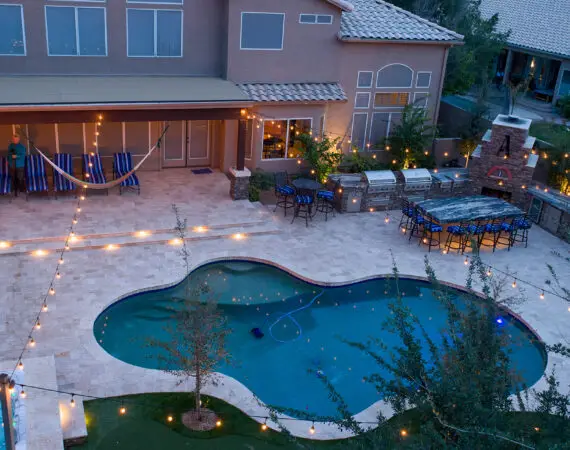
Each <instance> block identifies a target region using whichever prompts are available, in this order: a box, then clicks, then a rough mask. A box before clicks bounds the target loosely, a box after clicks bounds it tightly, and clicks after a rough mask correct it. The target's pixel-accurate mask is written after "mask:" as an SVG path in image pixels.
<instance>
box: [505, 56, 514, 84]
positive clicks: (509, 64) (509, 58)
mask: <svg viewBox="0 0 570 450" xmlns="http://www.w3.org/2000/svg"><path fill="white" fill-rule="evenodd" d="M512 65H513V51H512V50H511V49H510V48H509V49H508V50H507V61H506V62H505V74H504V75H503V84H507V83H508V82H509V77H510V76H511V68H512Z"/></svg>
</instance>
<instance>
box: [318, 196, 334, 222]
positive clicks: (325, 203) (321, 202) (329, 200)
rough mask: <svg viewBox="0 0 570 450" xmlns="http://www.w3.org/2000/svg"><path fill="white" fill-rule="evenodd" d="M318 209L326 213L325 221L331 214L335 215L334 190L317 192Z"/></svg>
mask: <svg viewBox="0 0 570 450" xmlns="http://www.w3.org/2000/svg"><path fill="white" fill-rule="evenodd" d="M317 211H319V212H322V213H324V215H325V222H326V221H327V220H328V217H329V214H330V213H332V215H333V217H334V192H333V191H318V192H317Z"/></svg>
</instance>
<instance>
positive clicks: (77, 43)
mask: <svg viewBox="0 0 570 450" xmlns="http://www.w3.org/2000/svg"><path fill="white" fill-rule="evenodd" d="M48 8H73V10H74V13H75V45H76V46H77V55H52V54H51V53H50V52H49V27H48V20H47V9H48ZM79 8H81V9H102V10H103V15H104V18H105V54H104V55H82V54H81V53H80V50H81V43H80V42H79V20H78V19H79V16H78V10H79ZM44 22H45V27H46V47H47V54H48V56H55V57H62V58H77V57H82V58H105V57H107V56H108V55H109V36H108V33H107V8H106V7H105V6H72V5H70V6H67V5H65V6H64V5H45V6H44Z"/></svg>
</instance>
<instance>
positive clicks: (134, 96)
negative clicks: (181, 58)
mask: <svg viewBox="0 0 570 450" xmlns="http://www.w3.org/2000/svg"><path fill="white" fill-rule="evenodd" d="M0 87H1V89H0V110H4V111H9V110H12V111H14V110H18V111H21V110H34V111H41V110H52V109H55V110H58V109H59V110H62V109H77V107H78V106H81V109H90V108H92V109H101V108H102V107H105V108H113V107H116V108H123V109H124V108H125V107H128V106H131V107H136V108H137V109H141V108H150V109H161V108H170V109H175V108H192V107H195V108H204V107H205V106H206V105H211V107H226V108H227V107H235V108H238V107H242V106H249V105H251V100H250V99H249V97H248V96H247V95H246V94H245V93H244V92H243V91H242V90H241V89H240V88H239V87H237V86H236V85H235V84H234V83H232V82H231V81H227V80H223V79H221V78H206V77H162V76H144V77H143V76H140V77H139V76H101V77H98V76H19V77H10V76H7V77H0Z"/></svg>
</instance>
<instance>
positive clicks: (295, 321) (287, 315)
mask: <svg viewBox="0 0 570 450" xmlns="http://www.w3.org/2000/svg"><path fill="white" fill-rule="evenodd" d="M324 292H325V291H324V290H323V291H321V292H320V293H318V294H317V295H315V297H313V299H312V300H311V301H310V302H309V303H307V304H306V305H304V306H301V307H300V308H297V309H294V310H293V311H289V312H286V313H281V312H279V313H278V314H281V315H280V316H279V317H278V318H277V319H276V320H275V321H274V322H273V323H272V324H271V325H269V328H268V331H269V335H270V336H271V337H272V338H273V339H274V340H276V341H277V342H281V343H287V342H294V341H296V340H298V339H300V338H301V336H302V335H303V328H302V327H301V324H300V323H299V322H297V320H295V318H294V317H293V314H295V313H298V312H299V311H302V310H304V309H307V308H309V307H310V306H312V305H313V303H315V301H316V300H317V299H318V298H319V297H320V296H321V295H323V294H324ZM285 318H288V319H289V320H290V321H291V322H293V324H294V325H295V326H296V327H297V328H298V329H299V334H298V335H297V336H296V337H294V338H293V339H289V340H288V341H285V340H282V339H278V338H276V337H275V336H274V335H273V327H274V326H275V325H277V324H278V323H279V322H281V321H282V320H283V319H285ZM268 320H269V318H267V319H266V321H265V323H264V324H263V326H262V327H261V328H263V327H265V325H266V324H267V322H268ZM261 328H253V329H252V330H251V332H252V333H253V335H254V336H255V337H258V336H257V335H256V334H255V332H254V330H259V333H261V336H259V337H263V332H262V331H261Z"/></svg>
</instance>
